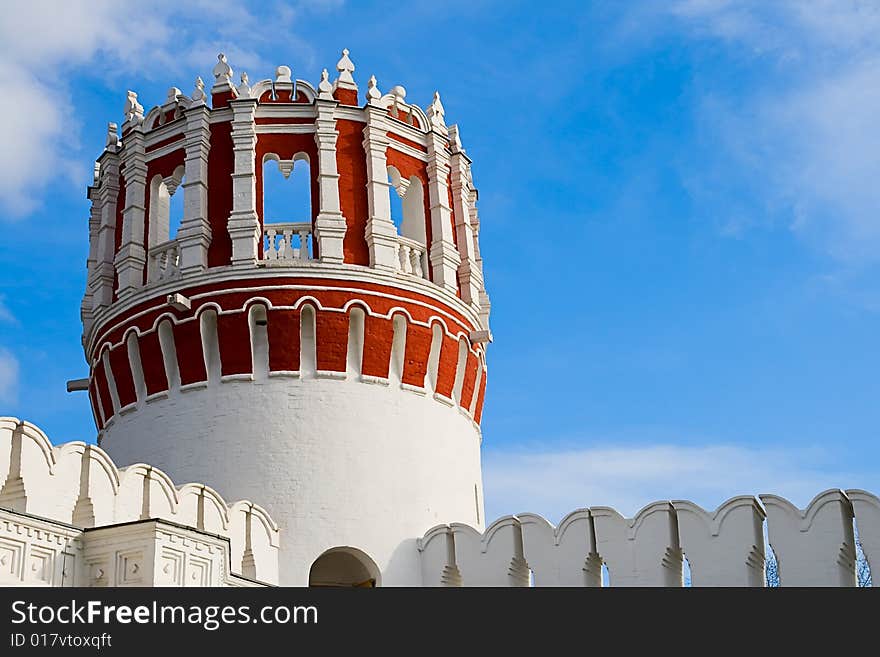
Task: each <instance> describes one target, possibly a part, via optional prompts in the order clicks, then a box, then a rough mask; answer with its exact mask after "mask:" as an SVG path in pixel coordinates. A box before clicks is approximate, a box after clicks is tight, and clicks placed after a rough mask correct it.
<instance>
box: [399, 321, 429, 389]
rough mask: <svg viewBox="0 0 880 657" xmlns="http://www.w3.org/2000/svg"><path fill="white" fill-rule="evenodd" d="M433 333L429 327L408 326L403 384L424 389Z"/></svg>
mask: <svg viewBox="0 0 880 657" xmlns="http://www.w3.org/2000/svg"><path fill="white" fill-rule="evenodd" d="M432 338H433V332H432V331H431V329H430V328H429V327H427V326H418V325H417V324H410V323H408V322H407V325H406V352H405V354H404V359H403V377H402V381H403V383H406V384H408V385H411V386H418V387H420V388H421V387H422V386H424V385H425V374H426V373H427V372H428V356H429V355H430V353H431V339H432Z"/></svg>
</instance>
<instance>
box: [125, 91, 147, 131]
mask: <svg viewBox="0 0 880 657" xmlns="http://www.w3.org/2000/svg"><path fill="white" fill-rule="evenodd" d="M137 98H138V95H137V94H136V93H135V92H133V91H132V90H131V89H129V90H128V94H127V95H126V98H125V108H124V109H123V110H122V113H123V114H124V115H125V121H126V123H127V122H129V121H131V122H133V123H140V122H141V121H143V120H144V106H143V105H141V104H140V103H139V102H138V99H137Z"/></svg>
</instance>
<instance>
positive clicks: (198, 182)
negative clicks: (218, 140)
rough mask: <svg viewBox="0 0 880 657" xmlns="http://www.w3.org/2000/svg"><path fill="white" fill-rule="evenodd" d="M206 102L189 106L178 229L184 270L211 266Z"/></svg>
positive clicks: (209, 135) (208, 127) (184, 273)
mask: <svg viewBox="0 0 880 657" xmlns="http://www.w3.org/2000/svg"><path fill="white" fill-rule="evenodd" d="M208 116H209V112H208V108H207V107H205V105H204V103H201V104H198V105H196V106H195V107H190V108H189V109H187V110H186V114H185V117H186V128H185V133H184V135H185V139H186V162H185V169H186V173H185V174H184V178H185V180H184V183H183V204H184V205H183V221H182V222H181V224H180V229H179V230H178V231H177V243H178V245H179V247H180V272H181V274H183V275H184V276H185V275H187V274H189V273H194V272H198V271H203V270H204V269H206V268H207V266H208V246H209V245H210V244H211V224H210V223H209V221H208V151H209V150H210V148H211V129H210V124H209V123H208Z"/></svg>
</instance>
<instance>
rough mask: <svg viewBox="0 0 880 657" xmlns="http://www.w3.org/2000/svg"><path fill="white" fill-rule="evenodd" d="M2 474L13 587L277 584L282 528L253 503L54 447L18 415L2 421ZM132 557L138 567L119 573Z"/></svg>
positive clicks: (97, 454) (0, 568)
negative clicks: (233, 580) (235, 580)
mask: <svg viewBox="0 0 880 657" xmlns="http://www.w3.org/2000/svg"><path fill="white" fill-rule="evenodd" d="M0 473H2V478H0V514H2V515H0V579H2V582H3V583H4V584H10V583H15V582H19V583H21V582H24V583H31V584H34V583H36V584H48V585H56V586H58V585H61V584H62V583H64V584H65V585H71V584H73V585H81V586H93V585H94V586H100V585H123V584H130V585H136V584H138V583H139V584H141V585H146V584H149V583H165V584H169V585H178V586H182V585H193V584H196V585H204V586H207V585H212V586H216V585H221V584H227V583H228V582H227V575H230V576H231V575H232V574H236V573H237V574H239V575H242V576H244V577H246V578H249V579H252V580H259V581H261V582H266V583H270V584H271V583H277V582H278V576H279V573H278V550H279V528H278V526H277V525H276V524H275V522H274V521H273V520H272V518H271V517H269V515H268V513H266V511H265V510H264V509H263V508H262V507H260V506H258V505H256V504H253V503H252V502H248V501H238V502H235V503H233V504H227V503H226V502H225V501H224V500H223V498H222V497H221V496H220V494H219V493H217V492H216V491H215V490H214V489H213V488H211V487H209V486H207V485H205V484H195V483H188V484H184V485H182V486H175V484H174V483H173V482H172V481H171V479H170V478H169V477H168V475H166V474H165V473H164V472H163V471H162V470H159V469H157V468H155V467H152V466H150V465H145V464H143V463H136V464H133V465H129V466H128V467H125V468H117V467H116V465H115V464H114V463H113V461H112V460H111V459H110V457H109V456H108V455H107V454H106V453H105V452H104V450H102V449H101V448H100V447H97V446H95V445H88V444H86V443H82V442H70V443H64V444H61V445H56V446H53V445H52V444H51V443H50V442H49V439H48V438H47V437H46V435H45V434H44V433H43V432H42V431H40V429H39V428H38V427H36V426H34V425H33V424H30V423H29V422H24V421H21V420H19V419H17V418H11V417H3V418H0ZM3 509H6V510H7V511H2V510H3ZM156 521H159V524H158V525H157V524H156ZM135 525H137V526H136V527H135ZM47 541H48V542H47ZM156 541H159V542H160V543H163V545H164V547H162V548H161V549H158V548H155V546H153V547H149V546H151V545H153V544H154V543H156ZM135 543H136V544H137V545H134V544H135ZM126 545H127V546H128V547H124V546H126ZM144 546H148V547H149V549H147V548H146V547H144ZM200 554H202V556H199V555H200ZM126 555H127V556H126ZM134 555H137V559H135V556H134ZM123 557H125V558H127V559H128V561H129V569H131V568H134V572H129V573H128V574H127V575H126V573H124V572H117V571H118V566H119V563H118V561H119V559H120V558H123ZM203 557H204V558H203ZM148 566H149V567H150V573H151V575H150V576H149V577H147V578H146V579H144V578H145V576H146V575H145V573H146V571H147V568H148ZM166 567H167V568H166ZM153 570H155V577H153ZM185 574H189V575H190V577H189V579H186V578H184V575H185ZM241 581H242V582H244V581H245V580H241Z"/></svg>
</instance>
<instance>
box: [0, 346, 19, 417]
mask: <svg viewBox="0 0 880 657" xmlns="http://www.w3.org/2000/svg"><path fill="white" fill-rule="evenodd" d="M18 370H19V367H18V359H17V358H16V357H15V355H13V353H12V352H11V351H9V350H7V349H4V348H3V347H0V403H4V404H14V403H15V402H16V401H17V400H18Z"/></svg>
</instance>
